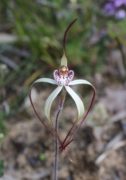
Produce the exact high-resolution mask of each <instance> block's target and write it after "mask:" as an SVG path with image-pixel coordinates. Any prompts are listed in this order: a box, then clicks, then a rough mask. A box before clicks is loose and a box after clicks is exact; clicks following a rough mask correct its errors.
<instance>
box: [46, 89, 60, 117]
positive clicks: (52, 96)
mask: <svg viewBox="0 0 126 180" xmlns="http://www.w3.org/2000/svg"><path fill="white" fill-rule="evenodd" d="M62 88H63V86H58V87H57V88H56V89H55V90H54V91H53V92H52V93H51V94H50V96H49V97H48V98H47V100H46V102H45V115H46V117H47V119H48V120H50V111H51V107H52V103H53V101H54V99H55V98H56V97H57V96H58V94H59V93H60V91H61V90H62Z"/></svg>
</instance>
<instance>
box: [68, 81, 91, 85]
mask: <svg viewBox="0 0 126 180" xmlns="http://www.w3.org/2000/svg"><path fill="white" fill-rule="evenodd" d="M78 84H87V85H90V86H93V85H92V84H91V83H90V82H89V81H87V80H84V79H76V80H73V81H71V82H70V83H69V85H70V86H72V85H78Z"/></svg>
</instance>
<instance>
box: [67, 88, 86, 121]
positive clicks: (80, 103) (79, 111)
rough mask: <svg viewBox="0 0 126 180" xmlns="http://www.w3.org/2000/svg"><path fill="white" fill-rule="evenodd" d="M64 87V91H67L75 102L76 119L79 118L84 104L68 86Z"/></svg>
mask: <svg viewBox="0 0 126 180" xmlns="http://www.w3.org/2000/svg"><path fill="white" fill-rule="evenodd" d="M65 88H66V91H67V92H68V93H69V95H70V96H71V97H72V98H73V100H74V101H75V104H76V106H77V111H78V120H79V119H80V118H81V117H82V116H83V114H84V104H83V102H82V100H81V98H80V97H79V96H78V95H77V94H76V93H75V92H74V91H73V90H72V89H71V88H70V87H69V86H65Z"/></svg>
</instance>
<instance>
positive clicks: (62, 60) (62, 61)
mask: <svg viewBox="0 0 126 180" xmlns="http://www.w3.org/2000/svg"><path fill="white" fill-rule="evenodd" d="M61 66H67V58H66V55H65V53H64V54H63V56H62V58H61Z"/></svg>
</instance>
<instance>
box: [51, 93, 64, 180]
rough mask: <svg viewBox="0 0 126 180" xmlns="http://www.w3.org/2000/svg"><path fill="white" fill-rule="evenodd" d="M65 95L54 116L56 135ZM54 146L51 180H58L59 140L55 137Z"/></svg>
mask: <svg viewBox="0 0 126 180" xmlns="http://www.w3.org/2000/svg"><path fill="white" fill-rule="evenodd" d="M65 96H66V93H64V92H63V94H62V96H61V99H60V102H59V107H58V111H57V114H56V120H55V132H56V134H58V131H59V115H60V113H61V111H62V109H63V105H64V101H65ZM54 144H55V157H54V172H53V178H52V179H53V180H58V164H59V139H58V137H57V136H55V137H54Z"/></svg>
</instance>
